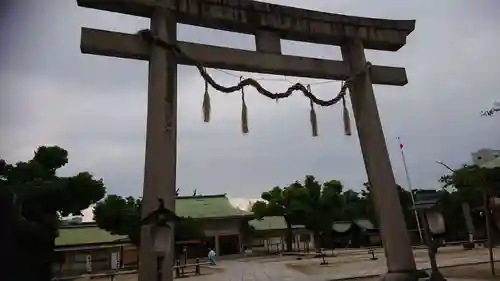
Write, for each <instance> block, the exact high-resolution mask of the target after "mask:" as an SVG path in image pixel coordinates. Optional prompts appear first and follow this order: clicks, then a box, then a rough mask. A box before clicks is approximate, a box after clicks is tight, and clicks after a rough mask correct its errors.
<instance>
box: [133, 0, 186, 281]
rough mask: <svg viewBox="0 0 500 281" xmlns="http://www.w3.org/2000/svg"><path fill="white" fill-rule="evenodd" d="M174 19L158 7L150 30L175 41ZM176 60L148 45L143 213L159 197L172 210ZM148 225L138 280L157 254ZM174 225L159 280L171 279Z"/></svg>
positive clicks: (151, 276)
mask: <svg viewBox="0 0 500 281" xmlns="http://www.w3.org/2000/svg"><path fill="white" fill-rule="evenodd" d="M176 28H177V27H176V21H175V18H173V17H172V16H171V15H167V11H166V10H163V9H161V8H158V9H157V10H156V11H155V12H154V13H153V15H152V17H151V31H152V32H153V33H154V34H156V35H157V36H159V37H160V38H162V39H164V40H167V41H169V42H175V40H177V38H176V37H177V31H176ZM176 115H177V63H176V60H175V58H174V57H173V56H172V54H169V53H167V52H166V51H165V50H164V49H162V48H161V47H158V46H151V50H150V58H149V86H148V109H147V129H146V157H145V168H144V187H143V188H144V189H143V199H142V202H143V203H142V216H143V217H145V216H146V215H147V214H149V213H151V212H152V211H153V210H155V209H156V208H157V207H158V206H157V204H158V198H162V199H163V201H164V203H165V208H167V209H169V210H171V211H174V212H175V182H176V154H177V153H176V150H177V144H176V140H177V116H176ZM150 228H151V227H150V226H143V227H142V232H141V247H140V264H139V281H151V280H155V273H156V266H155V264H156V262H157V260H156V256H157V255H158V253H155V252H154V249H153V248H152V246H153V241H152V238H153V237H151V231H150ZM173 231H174V229H173V225H171V228H169V230H168V232H167V235H165V237H163V236H162V237H159V239H165V241H167V243H171V244H172V245H171V246H170V248H169V249H168V250H167V252H166V253H162V256H163V257H164V258H163V259H162V266H161V268H162V272H164V273H165V274H163V275H162V281H171V280H172V277H173V276H172V274H171V272H172V262H173V248H174V245H173V243H174V239H171V237H169V236H171V235H172V236H173V235H174V233H173Z"/></svg>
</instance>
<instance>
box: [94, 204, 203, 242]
mask: <svg viewBox="0 0 500 281" xmlns="http://www.w3.org/2000/svg"><path fill="white" fill-rule="evenodd" d="M141 203H142V200H141V199H140V198H139V199H136V198H133V197H131V196H129V197H121V196H118V195H108V196H106V198H105V199H104V200H102V201H100V202H98V203H97V204H96V205H95V207H94V220H95V221H96V223H97V226H99V227H100V228H102V229H105V230H107V231H109V232H111V233H113V234H119V235H127V236H128V238H129V239H130V241H131V242H132V243H133V244H134V245H136V246H138V247H139V246H140V232H141ZM174 229H175V240H176V241H185V240H201V241H204V240H205V238H206V237H205V234H204V232H203V229H202V228H201V225H200V224H199V222H198V221H196V220H195V219H191V218H181V220H180V221H178V222H176V224H175V228H174Z"/></svg>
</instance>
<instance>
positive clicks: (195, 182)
mask: <svg viewBox="0 0 500 281" xmlns="http://www.w3.org/2000/svg"><path fill="white" fill-rule="evenodd" d="M11 2H14V1H11ZM15 2H18V3H17V4H10V5H6V6H5V5H4V6H3V7H1V11H0V15H1V18H0V20H1V21H0V38H1V39H0V94H1V96H0V97H1V102H0V106H1V111H0V112H1V118H0V135H1V143H0V156H1V157H2V158H5V159H7V160H8V161H10V162H14V161H18V160H25V159H28V158H30V157H31V156H32V154H33V151H34V150H35V149H36V147H37V146H39V145H60V146H62V147H64V148H65V149H67V150H68V151H69V154H70V163H69V165H68V166H67V167H66V168H65V169H64V173H65V174H71V173H75V172H78V171H82V170H87V171H91V172H92V173H94V174H95V176H96V177H98V178H103V179H104V181H105V183H106V185H107V188H108V192H109V193H117V194H120V195H133V196H140V194H141V192H142V180H143V166H144V148H145V121H146V96H147V75H148V74H147V63H146V62H143V61H133V60H125V59H116V58H106V57H98V56H91V55H83V54H81V53H80V49H79V44H80V27H82V26H86V27H93V28H99V29H107V30H113V31H121V32H130V33H134V32H136V31H138V30H139V29H142V28H147V27H148V24H149V21H148V20H145V19H141V18H135V17H131V16H125V15H119V14H113V13H109V12H101V11H96V10H90V9H84V8H79V7H77V5H76V1H68V0H44V1H40V0H18V1H15ZM269 2H273V3H279V4H287V5H293V6H299V7H303V8H308V9H315V10H321V11H327V12H332V13H341V14H349V15H357V16H367V17H382V18H392V19H416V20H417V24H416V30H415V31H414V32H413V33H412V34H411V35H410V36H409V38H408V43H407V45H406V46H405V47H403V48H402V49H401V50H400V51H398V52H374V51H367V57H368V59H369V60H370V61H371V62H373V63H374V64H378V65H394V66H403V67H406V69H407V73H408V77H409V84H408V85H407V86H404V87H392V86H376V87H375V94H376V96H377V99H378V106H379V110H380V114H381V118H382V123H383V126H384V131H385V137H386V140H387V144H388V148H389V152H390V155H391V159H392V165H393V168H394V173H395V175H396V178H397V181H398V182H399V183H400V184H401V185H403V186H407V184H406V180H405V176H404V169H403V166H402V162H401V157H400V154H399V153H400V151H399V147H398V144H397V139H396V138H397V136H400V137H401V138H402V140H403V142H404V143H405V153H406V157H407V162H408V168H409V171H410V176H411V180H412V183H413V186H414V187H415V188H436V187H437V186H438V183H437V180H438V178H439V177H440V176H441V175H442V174H443V173H445V172H446V170H444V169H443V167H441V166H439V165H437V164H435V161H436V160H440V161H444V162H445V163H448V164H449V165H451V166H459V165H460V164H462V163H465V162H468V161H470V153H471V152H473V151H476V150H478V149H480V148H500V132H499V130H498V128H499V127H498V125H499V122H500V119H499V118H500V116H495V117H491V118H486V117H480V114H479V112H480V111H481V110H482V109H484V108H487V107H488V106H489V105H491V104H492V102H493V101H494V100H497V99H498V98H499V96H500V79H499V77H500V67H499V66H500V55H499V52H498V51H497V47H498V46H499V45H500V37H499V36H498V28H499V26H500V18H499V17H497V16H498V11H500V3H498V1H497V0H481V1H479V0H478V1H470V0H461V1H459V0H449V1H445V0H440V1H431V0H420V1H398V0H385V1H373V0H335V1H331V0H309V1H303V0H293V1H292V0H281V1H279V0H274V1H269ZM21 3H22V4H21ZM375 3H376V4H375ZM178 31H179V39H180V40H184V41H192V42H200V43H205V44H213V45H221V46H228V47H234V48H242V49H254V48H255V47H254V43H253V42H254V41H253V38H252V37H251V36H248V35H240V34H232V33H227V32H220V31H214V30H207V29H202V28H195V27H188V26H179V28H178ZM283 52H284V53H285V54H295V55H302V56H311V57H321V58H329V59H339V60H340V59H341V56H340V49H339V48H338V47H334V46H321V45H314V44H306V43H296V42H295V43H291V42H288V41H286V42H284V43H283ZM210 73H211V74H213V75H214V77H215V78H216V80H217V81H218V82H219V83H221V84H226V85H232V84H235V83H237V82H238V76H239V75H240V74H239V73H236V72H229V73H230V74H232V75H229V74H226V73H222V72H220V71H215V70H211V71H210ZM243 75H244V76H245V77H254V78H262V77H265V78H271V79H275V80H280V79H281V80H282V81H274V80H268V81H262V83H263V85H264V86H265V87H266V88H268V89H270V90H272V91H276V92H279V91H283V90H284V89H285V88H287V87H288V86H289V85H290V83H289V82H286V81H285V78H284V77H282V76H264V75H259V74H248V73H245V74H243ZM178 77H179V78H178V79H179V82H178V87H179V88H178V89H179V93H178V94H179V109H178V112H179V123H178V125H179V129H178V162H177V163H178V171H177V184H178V187H179V188H180V190H181V193H182V194H190V193H191V191H192V190H193V189H197V190H198V192H200V193H202V194H214V193H228V195H229V196H231V197H245V198H255V197H259V196H260V193H261V192H262V191H265V190H267V189H269V188H271V187H273V186H275V185H280V186H283V185H285V184H288V183H291V182H293V181H295V180H302V179H303V178H304V176H305V175H307V174H312V175H315V176H316V177H317V178H318V179H320V180H322V181H323V180H330V179H338V180H341V181H342V182H343V183H344V185H345V186H346V187H348V188H354V189H359V188H360V186H361V184H362V183H363V182H364V181H366V172H365V169H364V165H363V161H362V156H361V152H360V148H359V142H358V139H357V135H356V133H355V132H354V134H353V136H352V137H346V136H344V135H343V128H342V120H341V107H339V106H336V107H332V108H319V109H317V113H318V123H319V130H320V137H318V138H313V137H311V129H310V126H309V107H308V106H309V102H308V101H307V100H306V99H305V98H304V97H303V96H300V95H296V96H295V97H292V98H290V99H288V100H283V101H280V102H279V103H278V104H276V103H275V102H274V101H272V100H268V99H266V98H263V97H261V96H259V95H258V93H257V92H255V91H253V90H248V91H247V93H248V94H247V105H248V109H249V126H250V134H249V135H246V136H243V135H242V134H241V130H240V110H241V109H240V108H241V104H240V102H239V100H240V97H239V95H238V94H235V95H226V94H222V93H218V92H216V91H215V90H213V89H212V90H211V91H210V94H211V98H212V114H213V115H212V121H211V123H209V124H205V123H203V121H202V114H201V102H202V97H203V82H202V79H201V78H200V76H199V75H198V73H197V72H196V70H195V69H194V68H193V67H185V66H181V67H179V74H178ZM286 79H287V80H289V81H292V82H297V81H299V78H295V77H287V78H286ZM300 81H302V82H303V83H317V82H321V81H319V80H307V79H300ZM339 88H340V84H339V83H338V82H332V83H326V84H321V85H313V86H312V90H313V92H315V93H316V94H317V95H319V96H321V97H323V98H331V97H332V96H333V95H335V94H336V93H337V92H338V90H339ZM353 128H354V124H353Z"/></svg>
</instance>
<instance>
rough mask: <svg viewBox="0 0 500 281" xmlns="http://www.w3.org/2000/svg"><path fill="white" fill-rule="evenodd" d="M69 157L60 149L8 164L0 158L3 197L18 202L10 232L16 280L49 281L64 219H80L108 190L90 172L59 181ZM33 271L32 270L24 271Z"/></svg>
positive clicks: (39, 151) (40, 150)
mask: <svg viewBox="0 0 500 281" xmlns="http://www.w3.org/2000/svg"><path fill="white" fill-rule="evenodd" d="M67 163H68V152H67V151H66V150H65V149H63V148H60V147H58V146H41V147H39V148H38V149H37V150H36V151H35V153H34V157H33V158H32V159H31V160H28V161H26V162H17V163H16V164H8V163H7V162H6V161H5V160H3V159H0V188H1V190H0V191H1V192H2V197H4V196H9V194H10V196H11V198H13V199H14V204H13V207H14V208H15V210H13V211H12V215H13V219H12V220H10V223H11V224H12V225H11V226H10V227H9V226H7V229H11V231H12V233H11V234H12V236H11V237H13V240H14V241H11V243H12V244H13V245H14V249H15V253H14V254H13V257H12V258H13V259H14V262H13V263H14V267H12V268H9V270H12V271H13V272H14V274H15V275H16V278H17V280H44V281H48V280H51V277H52V262H53V261H54V247H55V244H54V241H55V238H56V237H57V230H58V226H59V220H60V218H61V217H63V216H68V215H80V214H81V211H82V210H84V209H86V208H88V206H90V205H91V204H94V203H95V202H97V201H99V200H100V199H101V198H102V197H103V196H104V194H105V192H106V189H105V186H104V183H103V182H102V180H96V179H94V178H93V176H92V175H91V174H90V173H88V172H81V173H78V174H77V175H75V176H70V177H61V176H59V175H57V171H58V169H60V168H61V167H63V166H65V165H66V164H67ZM26 269H29V270H26Z"/></svg>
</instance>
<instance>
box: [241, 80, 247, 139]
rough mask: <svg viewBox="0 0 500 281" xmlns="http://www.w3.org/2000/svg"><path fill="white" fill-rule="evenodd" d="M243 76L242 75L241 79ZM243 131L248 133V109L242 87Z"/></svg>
mask: <svg viewBox="0 0 500 281" xmlns="http://www.w3.org/2000/svg"><path fill="white" fill-rule="evenodd" d="M242 79H243V77H240V81H241V80H242ZM241 131H242V132H243V134H248V109H247V103H246V102H245V91H244V90H243V88H242V89H241Z"/></svg>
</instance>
